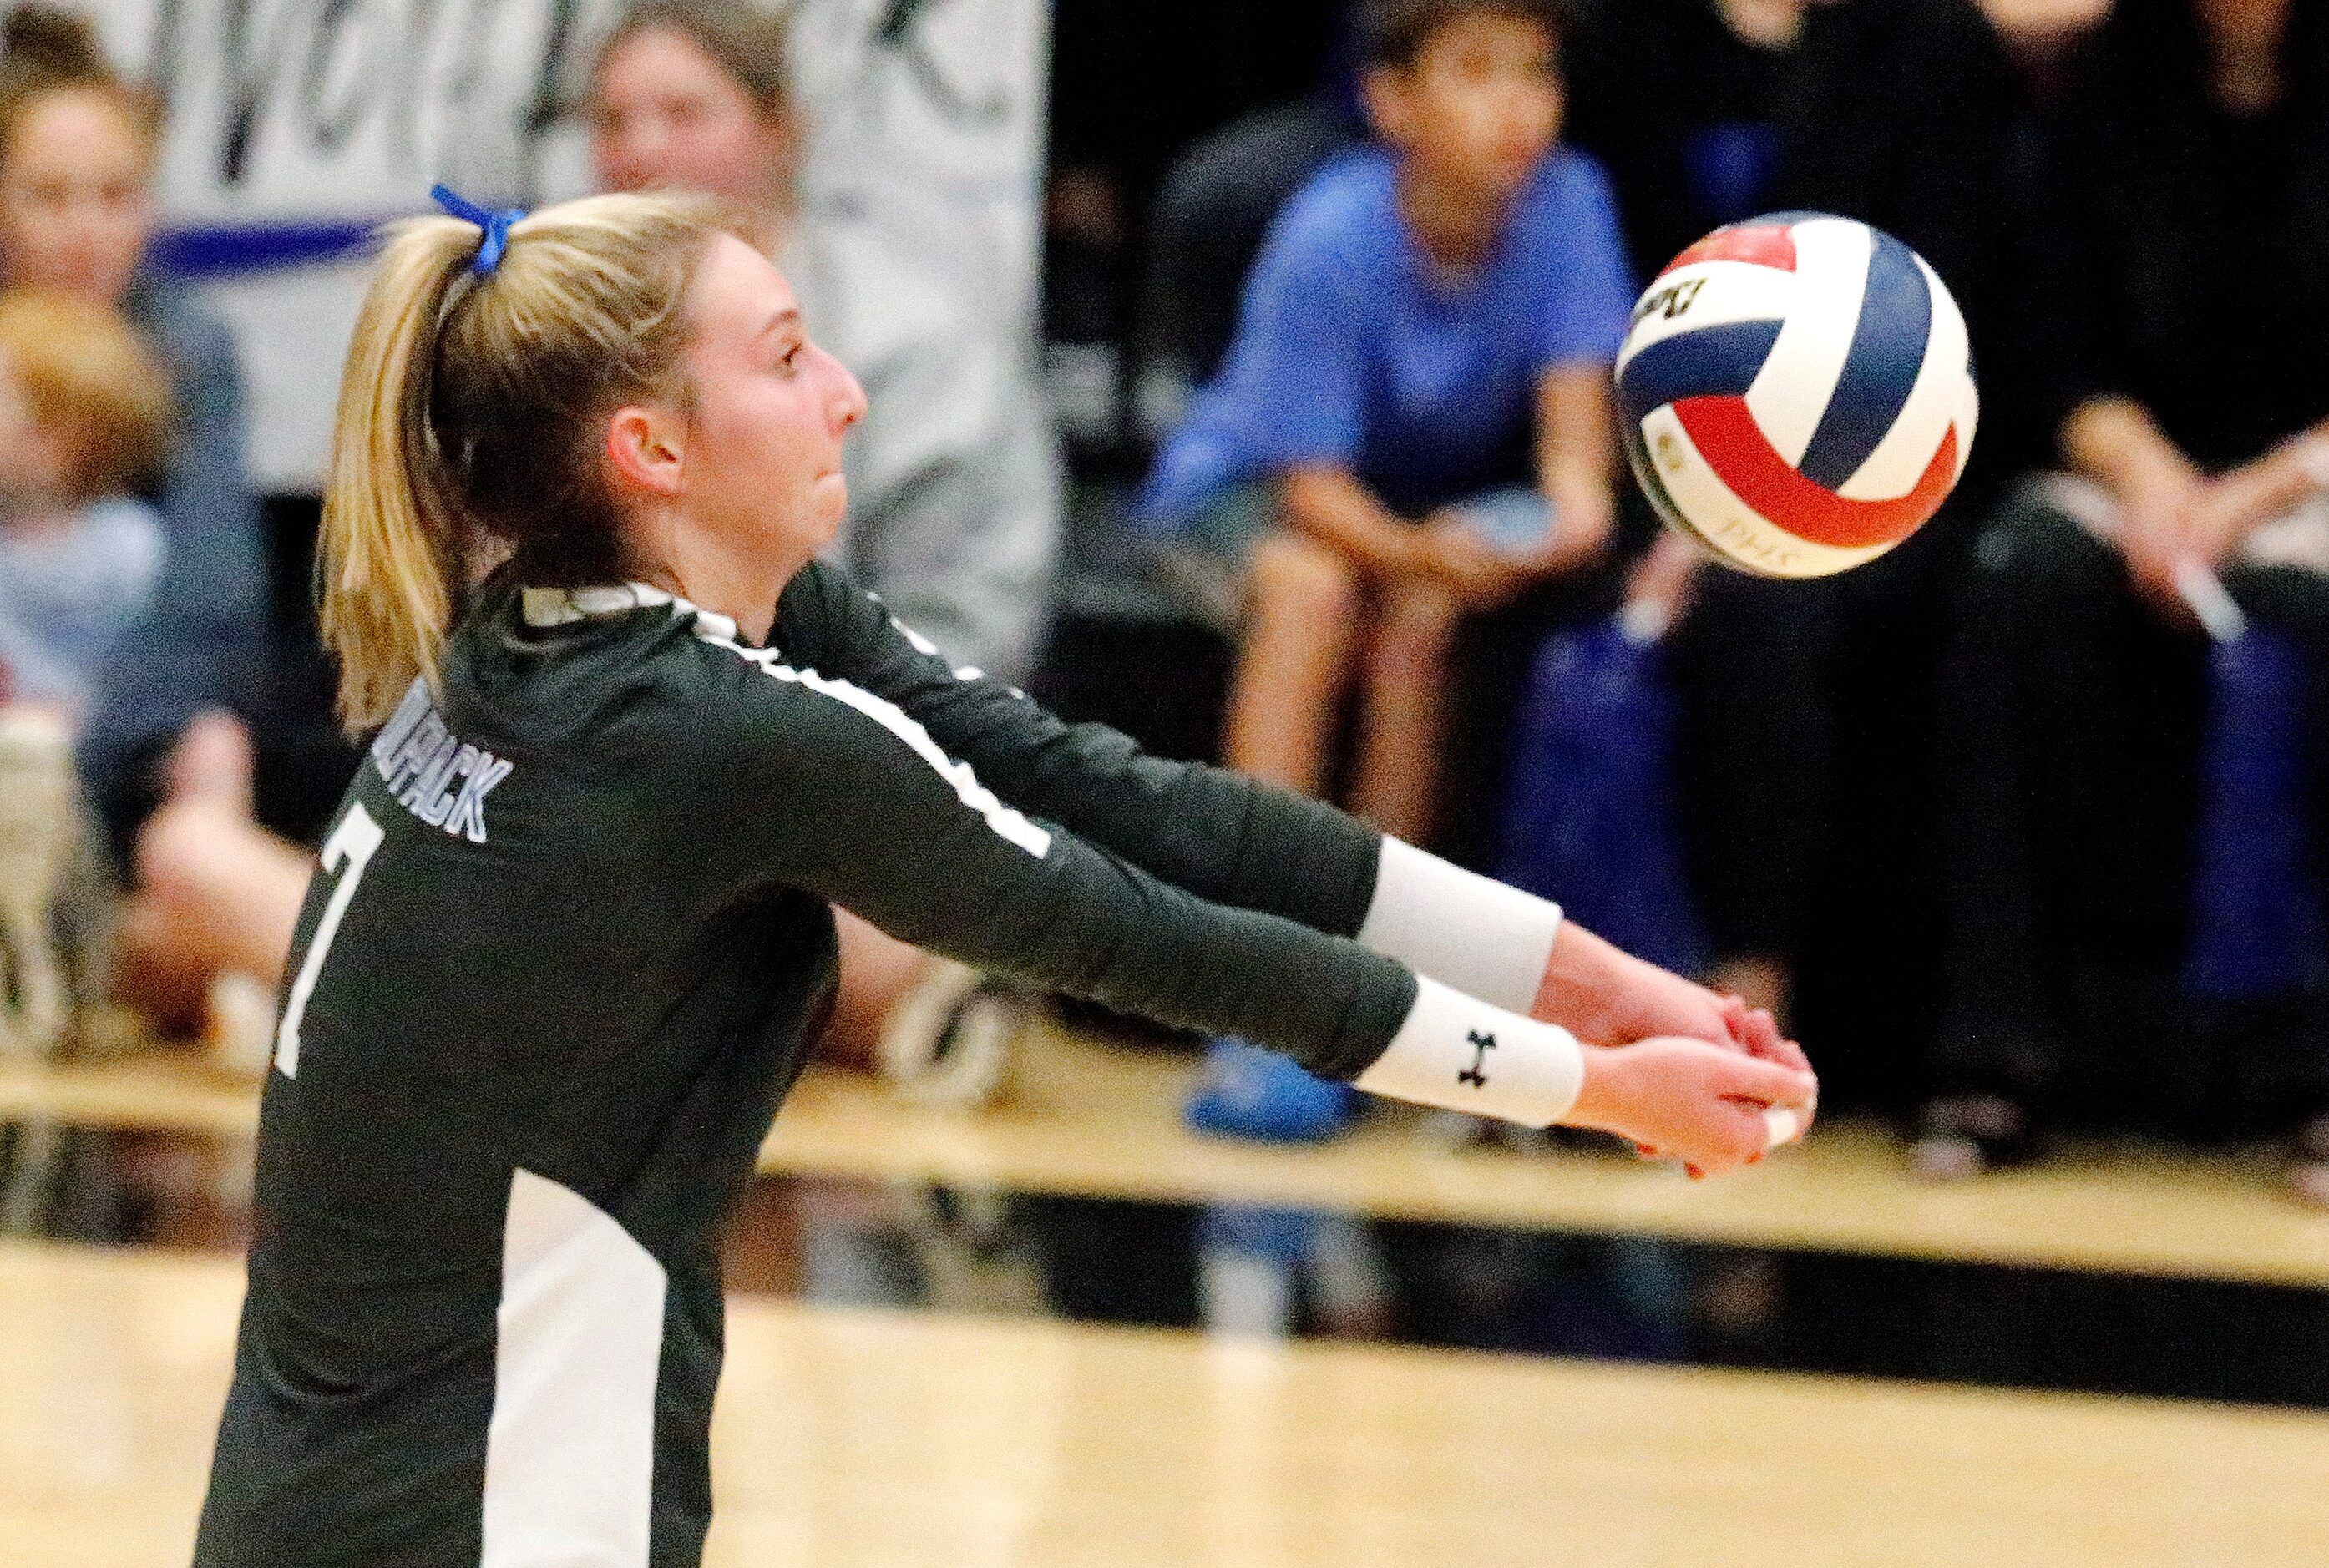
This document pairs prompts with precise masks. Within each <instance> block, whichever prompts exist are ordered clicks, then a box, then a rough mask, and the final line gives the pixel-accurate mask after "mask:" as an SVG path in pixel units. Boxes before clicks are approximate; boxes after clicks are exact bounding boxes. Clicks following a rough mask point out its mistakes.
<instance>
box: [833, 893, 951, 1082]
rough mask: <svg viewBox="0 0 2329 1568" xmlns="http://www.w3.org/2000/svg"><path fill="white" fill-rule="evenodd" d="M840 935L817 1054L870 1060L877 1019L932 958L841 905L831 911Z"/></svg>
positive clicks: (861, 1062) (849, 1061) (860, 1062)
mask: <svg viewBox="0 0 2329 1568" xmlns="http://www.w3.org/2000/svg"><path fill="white" fill-rule="evenodd" d="M833 925H834V933H835V934H837V935H838V936H839V938H840V940H841V984H840V989H839V991H836V992H835V994H834V999H833V1017H832V1018H831V1019H829V1020H827V1022H826V1024H825V1038H824V1039H823V1041H822V1042H821V1043H820V1045H819V1047H818V1051H819V1054H820V1055H822V1056H825V1058H826V1059H827V1060H829V1061H835V1062H842V1063H845V1064H846V1065H848V1066H853V1067H870V1066H872V1065H873V1060H874V1047H876V1046H877V1045H878V1044H879V1043H880V1041H881V1038H882V1023H883V1022H884V1021H885V1020H886V1019H888V1018H889V1016H890V1010H891V1009H892V1008H894V1007H896V1006H897V1005H898V1003H899V1001H900V1000H901V999H902V998H903V997H904V996H905V994H906V993H907V992H908V991H911V990H912V989H913V988H914V983H915V982H916V981H919V980H920V979H921V978H922V976H923V974H924V972H926V971H927V970H928V969H929V965H930V963H931V962H932V961H931V958H930V955H929V953H924V952H923V951H922V950H921V949H920V948H919V947H914V946H911V945H910V944H906V943H903V942H900V941H899V940H898V939H897V938H896V937H894V936H891V934H888V933H887V932H885V931H882V929H880V928H879V927H878V926H873V925H867V924H866V923H865V922H864V921H863V920H860V919H859V918H857V916H856V915H852V914H851V913H850V912H849V911H848V910H846V909H835V910H834V912H833Z"/></svg>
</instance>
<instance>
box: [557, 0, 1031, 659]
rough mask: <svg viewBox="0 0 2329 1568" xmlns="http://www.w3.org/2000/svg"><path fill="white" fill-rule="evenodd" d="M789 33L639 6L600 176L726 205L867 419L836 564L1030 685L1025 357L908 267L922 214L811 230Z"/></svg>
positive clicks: (861, 215) (614, 68)
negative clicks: (836, 361) (854, 391)
mask: <svg viewBox="0 0 2329 1568" xmlns="http://www.w3.org/2000/svg"><path fill="white" fill-rule="evenodd" d="M785 29H786V21H785V18H784V17H783V16H782V15H781V14H777V13H774V12H769V11H765V10H762V9H760V8H759V7H758V6H756V5H751V4H750V3H749V0H643V3H642V4H639V5H634V6H633V7H631V8H630V9H629V10H628V11H627V12H625V13H624V14H623V15H622V17H621V19H620V20H618V22H617V23H616V24H615V26H614V28H613V30H612V31H611V32H610V33H608V37H607V39H606V41H605V42H604V43H603V44H602V45H601V46H600V49H599V57H598V61H597V63H596V68H595V69H594V70H593V71H592V72H591V78H590V120H591V127H592V140H591V151H592V155H593V157H594V159H595V161H596V163H597V164H598V170H599V179H600V180H601V182H602V183H605V184H606V185H607V186H608V188H610V189H614V190H623V191H633V190H645V189H650V188H654V187H657V186H676V187H685V188H688V189H692V190H701V191H708V192H712V194H714V195H717V196H720V197H721V198H723V199H724V200H725V201H726V202H728V203H729V204H730V206H731V209H732V211H734V213H735V215H736V221H737V223H738V227H739V230H740V232H741V233H742V235H743V236H744V238H746V239H749V240H750V241H751V242H752V243H753V244H754V245H756V246H758V247H759V249H762V250H765V251H766V252H768V254H769V255H770V256H771V257H773V258H775V259H776V260H777V261H778V264H779V265H780V266H782V267H783V268H784V270H785V274H786V276H787V277H788V278H789V279H790V280H791V282H792V284H793V286H794V289H795V291H796V292H797V294H798V295H799V296H800V298H801V308H802V311H803V313H804V314H805V315H806V316H807V317H808V320H809V323H810V324H811V327H812V329H813V330H814V331H815V332H816V334H817V338H818V341H819V342H821V343H824V344H825V345H826V346H827V347H828V348H830V349H831V350H832V352H834V354H835V355H836V356H838V357H839V358H840V359H841V360H842V361H844V363H846V364H847V365H848V366H849V367H850V369H851V370H852V371H853V372H854V373H855V374H856V376H857V378H858V380H860V381H861V382H862V383H863V386H864V388H865V393H866V398H867V401H868V403H869V405H870V408H871V412H870V413H868V414H867V416H866V419H865V423H864V425H863V427H862V428H861V429H859V430H858V431H857V432H856V433H855V435H853V437H852V438H851V442H850V451H849V481H850V485H849V489H850V507H849V522H848V524H847V529H846V531H845V533H844V536H843V538H842V539H841V540H838V541H837V542H836V544H835V546H834V549H835V550H836V552H837V553H839V554H840V555H841V556H843V557H844V559H847V561H848V562H849V565H850V567H851V568H852V569H853V571H855V572H856V574H857V575H858V577H859V578H860V580H862V581H863V583H864V584H865V586H866V587H869V588H871V589H872V590H873V591H874V592H876V593H878V594H880V595H881V596H882V597H883V599H885V600H886V601H887V602H888V603H889V605H890V606H891V609H892V610H894V611H896V613H897V614H898V615H899V616H900V618H901V619H903V620H904V621H906V622H907V623H908V624H910V625H912V626H913V627H914V628H915V629H916V630H917V631H919V632H920V633H922V634H924V635H925V636H927V637H929V639H930V640H931V641H933V642H935V643H937V644H938V646H939V647H941V648H943V649H944V650H945V651H946V653H947V654H948V657H949V658H952V659H955V660H957V661H959V662H963V663H966V664H972V665H976V666H977V667H978V668H980V669H982V670H985V671H987V672H988V673H989V674H992V675H995V676H997V677H999V678H1000V679H1003V680H1005V681H1021V680H1023V679H1024V678H1025V676H1026V674H1027V671H1028V669H1029V666H1030V665H1031V663H1032V661H1033V658H1034V654H1035V651H1036V643H1037V642H1038V641H1039V639H1040V638H1041V636H1042V631H1043V627H1044V623H1045V618H1046V616H1047V615H1048V612H1049V596H1050V593H1051V567H1052V560H1053V558H1054V556H1055V554H1056V553H1057V549H1058V543H1059V493H1058V477H1057V474H1056V473H1055V467H1056V463H1055V459H1054V456H1053V454H1052V451H1051V437H1050V433H1049V431H1048V429H1047V428H1046V427H1045V425H1044V422H1043V413H1042V401H1041V399H1039V398H1038V397H1037V396H1036V395H1035V392H1034V387H1033V383H1032V377H1031V374H1030V353H1029V348H1030V345H1028V344H1026V343H1019V342H1014V341H1013V339H1012V336H1011V331H1010V324H997V323H994V322H990V321H985V320H982V319H980V317H979V315H978V314H977V312H976V310H975V309H974V308H973V307H972V306H970V305H967V304H966V303H965V302H964V301H963V300H961V299H959V298H957V297H955V296H953V295H952V294H951V293H950V292H948V290H947V289H946V288H945V287H944V286H943V281H942V280H943V277H944V272H943V268H941V267H939V266H936V265H933V263H934V262H935V261H937V260H938V259H940V258H931V257H929V256H928V255H921V256H918V257H916V261H917V265H915V266H913V267H910V268H904V267H900V266H899V265H897V262H896V260H895V258H896V256H897V255H898V254H900V251H901V249H905V248H906V247H908V246H910V245H911V244H912V243H913V241H914V239H915V230H914V229H913V224H912V216H911V214H905V213H898V212H892V211H886V210H884V209H883V208H882V204H881V202H880V200H879V198H878V196H876V195H875V194H872V193H867V192H853V200H852V202H851V203H849V204H848V205H847V206H846V207H845V208H844V206H843V205H842V204H841V203H835V204H834V207H833V208H832V209H831V210H820V211H816V212H815V213H813V214H810V215H809V216H808V217H807V219H806V221H805V220H804V217H803V214H802V212H801V210H800V193H799V191H798V189H797V178H796V175H797V167H798V164H799V157H800V148H801V144H802V140H803V138H804V136H805V135H806V130H805V127H803V126H802V125H801V123H800V120H799V117H798V113H797V109H796V108H795V107H794V104H793V101H792V99H791V96H790V91H789V88H788V86H787V75H786V71H785V55H784V47H785Z"/></svg>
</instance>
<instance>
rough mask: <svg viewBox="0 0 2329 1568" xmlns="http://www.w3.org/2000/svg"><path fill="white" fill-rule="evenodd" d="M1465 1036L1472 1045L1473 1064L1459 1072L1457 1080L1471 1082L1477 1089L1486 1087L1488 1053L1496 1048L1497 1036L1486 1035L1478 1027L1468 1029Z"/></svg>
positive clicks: (1458, 1081) (1462, 1082) (1465, 1082)
mask: <svg viewBox="0 0 2329 1568" xmlns="http://www.w3.org/2000/svg"><path fill="white" fill-rule="evenodd" d="M1464 1038H1465V1039H1466V1041H1467V1042H1469V1043H1470V1045H1471V1047H1472V1065H1471V1066H1468V1067H1466V1068H1465V1069H1464V1070H1463V1071H1462V1072H1460V1073H1458V1074H1457V1075H1456V1081H1457V1083H1459V1084H1471V1085H1472V1087H1474V1088H1476V1089H1485V1088H1486V1087H1487V1086H1488V1075H1487V1073H1486V1071H1485V1068H1486V1067H1487V1065H1488V1053H1489V1052H1490V1051H1493V1050H1495V1048H1496V1037H1495V1036H1494V1035H1484V1034H1482V1033H1480V1032H1479V1031H1478V1030H1477V1029H1467V1030H1466V1031H1465V1034H1464Z"/></svg>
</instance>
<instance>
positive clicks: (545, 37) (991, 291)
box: [96, 0, 1049, 490]
mask: <svg viewBox="0 0 2329 1568" xmlns="http://www.w3.org/2000/svg"><path fill="white" fill-rule="evenodd" d="M621 4H622V0H96V14H97V15H98V17H99V24H100V26H101V27H102V28H103V29H104V31H105V35H106V39H107V42H108V45H109V46H110V47H111V48H112V49H113V51H114V52H115V53H116V57H117V58H118V60H119V61H120V62H121V63H122V64H123V65H124V66H125V67H126V68H127V69H130V70H135V71H137V72H139V73H142V74H144V75H146V76H147V77H149V78H150V79H151V80H153V82H154V83H155V85H156V87H158V88H159V89H161V90H162V91H163V92H164V94H165V96H166V99H167V100H168V104H169V110H170V121H169V132H168V136H167V140H166V143H165V147H164V150H163V155H162V164H161V174H160V193H161V198H162V202H163V207H164V211H165V221H166V222H167V224H168V226H169V229H170V232H169V233H168V234H167V235H166V236H165V240H164V243H163V244H162V245H161V246H160V247H159V249H158V252H157V254H158V255H159V256H160V257H161V258H164V259H165V260H166V261H168V262H171V263H172V264H174V266H175V267H177V268H179V269H181V270H184V271H185V272H187V273H188V274H189V275H190V276H194V277H201V278H203V280H204V281H203V285H202V286H203V288H204V290H205V291H206V292H207V294H208V296H209V297H210V298H211V299H212V302H213V303H214V304H215V305H216V306H217V307H218V308H219V309H220V310H221V312H222V313H223V314H224V315H226V316H227V317H228V318H229V320H230V321H231V323H232V324H234V326H235V328H236V330H237V333H238V335H239V338H240V344H241V348H242V353H243V363H244V370H245V372H246V376H247V379H248V381H249V384H250V407H251V425H250V465H251V471H252V474H253V478H254V480H255V481H256V482H257V483H258V484H259V485H260V486H261V487H262V488H265V489H269V490H303V489H312V488H314V486H315V485H316V482H317V480H318V478H319V477H320V473H321V468H322V461H323V453H324V449H325V436H326V433H327V430H328V426H329V420H330V417H331V409H332V404H333V401H334V398H335V389H336V386H337V382H338V374H339V363H340V359H341V356H342V353H343V352H344V348H345V345H346V342H347V334H348V331H349V328H350V325H351V324H352V323H353V320H354V312H355V305H356V301H357V299H358V297H359V296H360V293H361V288H362V281H363V261H362V259H361V258H360V256H357V255H355V254H354V253H352V252H351V250H350V249H349V246H350V241H351V240H352V239H354V237H355V236H357V235H359V234H360V233H362V232H363V231H365V230H369V229H370V227H371V226H372V225H373V224H375V223H377V222H379V221H382V220H384V219H387V218H391V217H396V216H399V215H401V214H405V213H410V212H413V211H421V210H423V209H425V208H426V207H427V205H428V190H429V186H430V184H432V183H436V182H438V181H442V182H444V183H447V184H449V185H451V186H453V187H454V188H455V189H456V190H458V191H460V192H462V193H463V194H464V195H466V196H468V197H470V198H471V199H473V200H476V201H478V202H485V203H486V204H488V205H494V206H503V205H522V206H529V207H530V206H537V205H541V204H542V203H544V202H551V201H556V200H559V199H561V198H563V197H567V196H572V195H578V194H580V193H582V192H585V191H587V190H588V189H589V166H588V161H587V158H586V156H585V148H584V145H583V137H582V134H581V131H580V127H578V126H577V125H575V124H574V123H573V121H572V120H571V119H570V117H565V115H564V111H565V110H566V109H567V108H570V106H571V105H572V104H573V103H574V102H575V101H576V99H577V98H578V96H579V94H580V89H581V87H582V78H583V73H584V71H585V70H587V67H588V65H589V60H590V58H591V54H592V52H593V51H594V50H595V47H596V44H597V42H598V39H599V36H600V34H601V33H602V31H603V29H604V28H605V27H606V26H607V25H608V23H609V22H610V21H611V20H612V19H613V18H614V16H615V15H617V14H618V13H619V11H620V7H621ZM792 11H793V14H794V18H795V20H794V27H793V38H792V44H793V51H792V52H793V58H794V67H795V78H796V80H797V84H798V92H799V97H800V99H801V103H802V107H803V108H804V109H805V110H806V116H807V119H808V123H809V124H810V126H811V127H812V131H811V135H810V138H809V145H808V148H807V156H806V164H805V167H804V173H803V184H804V196H805V218H804V222H805V224H806V226H807V227H808V228H809V229H810V230H812V231H814V230H816V229H817V228H818V227H819V226H820V225H843V226H860V227H869V226H868V225H866V224H865V223H864V219H863V214H864V213H865V212H867V211H869V210H870V211H879V213H880V214H881V218H880V220H879V221H878V222H875V223H872V224H871V225H870V228H871V229H872V230H878V232H879V233H880V234H881V235H882V236H884V237H885V238H883V239H882V241H881V243H882V245H883V248H884V254H883V257H882V266H881V267H880V268H877V269H874V270H876V271H878V272H880V273H882V274H884V275H886V277H887V281H885V282H884V283H883V284H882V286H883V287H885V288H886V287H889V286H893V285H894V283H895V281H896V279H897V277H899V275H900V273H901V272H902V273H904V274H907V275H911V274H913V273H915V272H917V271H920V272H923V273H929V274H943V279H942V282H943V288H942V292H944V293H945V294H946V295H948V296H949V297H952V298H956V299H959V300H962V301H964V302H965V303H966V306H967V310H966V318H967V319H971V320H983V321H984V322H985V323H986V324H988V327H989V330H991V329H992V325H993V324H995V323H997V322H1004V323H1016V324H1020V327H1021V329H1022V332H1023V333H1026V332H1031V331H1032V323H1033V319H1034V305H1035V297H1036V265H1037V260H1036V258H1037V234H1038V221H1039V220H1038V206H1039V198H1040V191H1041V179H1042V146H1043V144H1042V136H1043V122H1044V99H1043V90H1044V80H1045V70H1046V65H1047V55H1048V44H1049V15H1048V12H1047V9H1046V7H1045V5H1044V4H1043V0H798V3H797V5H794V6H793V7H792ZM862 242H863V241H862V240H861V243H862ZM833 286H834V287H835V288H837V289H839V290H841V291H843V292H844V293H845V292H846V291H847V290H848V289H849V287H850V279H849V278H848V277H841V278H838V279H835V280H834V284H833ZM851 314H853V315H865V314H867V313H864V312H853V313H851Z"/></svg>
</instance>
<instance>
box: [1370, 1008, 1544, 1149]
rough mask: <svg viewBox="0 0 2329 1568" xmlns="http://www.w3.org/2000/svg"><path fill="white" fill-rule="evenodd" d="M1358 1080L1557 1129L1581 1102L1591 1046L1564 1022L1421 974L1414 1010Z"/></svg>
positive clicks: (1376, 1088) (1427, 1101) (1374, 1088)
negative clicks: (1492, 1002) (1499, 1004)
mask: <svg viewBox="0 0 2329 1568" xmlns="http://www.w3.org/2000/svg"><path fill="white" fill-rule="evenodd" d="M1356 1082H1357V1084H1358V1086H1359V1087H1360V1088H1362V1089H1364V1090H1365V1091H1366V1092H1367V1093H1368V1094H1388V1095H1390V1096H1391V1097H1392V1098H1393V1099H1399V1100H1412V1101H1415V1102H1416V1103H1419V1104H1423V1105H1438V1106H1443V1107H1445V1108H1446V1109H1447V1110H1450V1111H1468V1112H1470V1113H1472V1114H1473V1115H1475V1116H1494V1117H1495V1118H1497V1119H1498V1120H1499V1121H1504V1122H1520V1123H1521V1124H1522V1125H1523V1126H1524V1127H1550V1126H1551V1125H1552V1124H1553V1123H1554V1122H1558V1121H1560V1120H1561V1118H1562V1117H1563V1116H1566V1115H1568V1114H1569V1113H1570V1108H1571V1107H1572V1106H1574V1105H1575V1104H1576V1103H1577V1093H1578V1090H1579V1088H1581V1087H1582V1086H1583V1085H1584V1082H1585V1048H1584V1047H1582V1046H1580V1045H1579V1044H1578V1043H1577V1037H1576V1036H1575V1035H1572V1034H1570V1032H1569V1031H1568V1030H1567V1029H1564V1028H1561V1027H1560V1026H1559V1025H1557V1024H1541V1023H1538V1022H1537V1021H1536V1020H1535V1019H1529V1018H1523V1017H1522V1016H1521V1015H1520V1014H1518V1013H1512V1012H1506V1011H1505V1010H1504V1009H1502V1008H1495V1007H1491V1006H1489V1005H1488V1004H1487V1003H1486V1002H1484V1001H1481V1000H1477V999H1476V998H1473V997H1468V996H1466V995H1464V994H1463V993H1462V992H1461V991H1453V990H1450V989H1449V988H1448V987H1447V986H1444V985H1442V984H1440V983H1439V982H1438V981H1434V980H1429V979H1426V978H1424V977H1423V976H1420V975H1419V976H1417V978H1416V991H1415V1008H1414V1009H1413V1010H1412V1011H1410V1013H1409V1014H1408V1015H1407V1021H1406V1022H1405V1023H1403V1024H1401V1025H1400V1029H1399V1033H1398V1034H1396V1035H1394V1036H1392V1037H1391V1044H1390V1045H1388V1046H1386V1047H1384V1048H1383V1054H1382V1055H1381V1056H1378V1057H1376V1058H1375V1062H1374V1066H1371V1067H1369V1068H1368V1069H1367V1070H1366V1071H1365V1072H1363V1073H1362V1074H1360V1075H1359V1076H1358V1078H1357V1080H1356Z"/></svg>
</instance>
